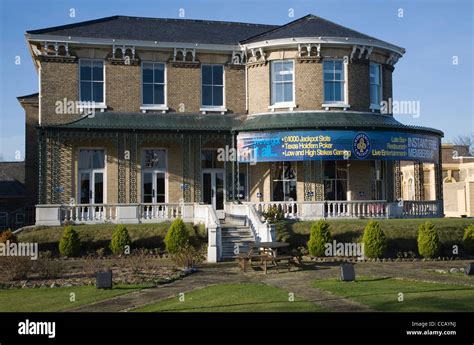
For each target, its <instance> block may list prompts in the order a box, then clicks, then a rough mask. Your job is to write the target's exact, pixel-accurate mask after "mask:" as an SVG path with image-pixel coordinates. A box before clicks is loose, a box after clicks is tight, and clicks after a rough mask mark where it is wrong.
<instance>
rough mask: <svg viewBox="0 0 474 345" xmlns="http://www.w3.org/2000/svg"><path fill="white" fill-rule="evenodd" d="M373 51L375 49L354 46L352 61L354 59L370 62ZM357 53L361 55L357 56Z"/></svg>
mask: <svg viewBox="0 0 474 345" xmlns="http://www.w3.org/2000/svg"><path fill="white" fill-rule="evenodd" d="M373 49H374V47H368V46H361V45H354V46H352V52H351V61H352V60H354V59H359V60H360V59H365V60H368V59H369V58H370V55H371V54H372V50H373ZM357 51H359V54H356V53H357Z"/></svg>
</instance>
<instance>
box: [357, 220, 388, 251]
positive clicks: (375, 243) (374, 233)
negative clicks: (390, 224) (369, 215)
mask: <svg viewBox="0 0 474 345" xmlns="http://www.w3.org/2000/svg"><path fill="white" fill-rule="evenodd" d="M362 242H363V243H364V255H365V256H366V257H368V258H373V259H375V258H380V257H382V256H383V254H384V253H385V250H386V249H387V238H386V237H385V234H384V232H383V231H382V228H381V227H380V223H379V222H376V221H374V220H371V221H369V222H368V223H367V225H366V226H365V229H364V235H363V237H362Z"/></svg>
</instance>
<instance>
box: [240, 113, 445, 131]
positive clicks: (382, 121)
mask: <svg viewBox="0 0 474 345" xmlns="http://www.w3.org/2000/svg"><path fill="white" fill-rule="evenodd" d="M296 128H298V129H308V128H311V129H325V128H342V129H346V128H365V129H395V130H402V129H403V130H412V131H426V132H434V133H436V134H438V135H443V132H441V131H439V130H437V129H433V128H427V127H420V126H409V125H404V124H402V123H401V122H398V121H397V120H396V119H395V118H394V117H393V116H391V115H381V114H376V113H369V112H354V111H340V112H336V111H302V112H293V113H286V112H281V113H280V112H279V113H265V114H257V115H250V116H248V117H247V119H246V120H245V121H244V122H243V123H242V124H241V126H240V128H239V130H241V131H257V130H263V129H266V130H269V129H270V130H272V129H296Z"/></svg>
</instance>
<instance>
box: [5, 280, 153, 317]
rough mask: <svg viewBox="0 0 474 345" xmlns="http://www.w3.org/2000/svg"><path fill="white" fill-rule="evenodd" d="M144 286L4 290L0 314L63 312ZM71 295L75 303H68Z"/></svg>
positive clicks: (143, 286)
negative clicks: (73, 296)
mask: <svg viewBox="0 0 474 345" xmlns="http://www.w3.org/2000/svg"><path fill="white" fill-rule="evenodd" d="M145 287H147V286H146V285H117V286H114V288H113V289H112V290H102V289H100V290H99V289H96V287H95V286H72V287H61V288H47V287H44V288H36V289H5V290H0V312H54V311H64V310H67V309H72V308H75V307H79V306H81V305H86V304H90V303H94V302H98V301H102V300H105V299H109V298H112V297H115V296H118V295H123V294H126V293H130V292H134V291H138V290H140V289H142V288H145ZM71 293H74V294H75V299H76V301H75V302H71V301H70V296H71Z"/></svg>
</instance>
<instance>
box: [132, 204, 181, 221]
mask: <svg viewBox="0 0 474 345" xmlns="http://www.w3.org/2000/svg"><path fill="white" fill-rule="evenodd" d="M181 215H182V204H169V203H163V204H140V218H141V219H142V220H171V219H175V218H178V217H180V216H181Z"/></svg>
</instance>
